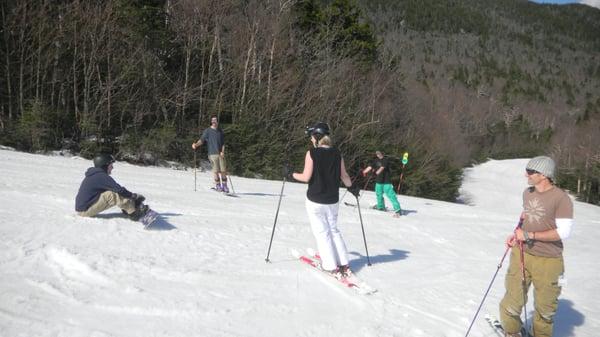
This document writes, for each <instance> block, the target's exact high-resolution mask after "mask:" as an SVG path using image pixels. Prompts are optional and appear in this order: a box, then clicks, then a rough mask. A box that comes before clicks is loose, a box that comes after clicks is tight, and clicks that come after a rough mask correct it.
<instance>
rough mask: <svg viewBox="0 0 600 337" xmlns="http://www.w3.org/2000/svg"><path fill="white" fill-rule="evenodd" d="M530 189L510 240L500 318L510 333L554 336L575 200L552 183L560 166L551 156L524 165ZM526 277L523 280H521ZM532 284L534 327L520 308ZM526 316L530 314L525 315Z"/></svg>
mask: <svg viewBox="0 0 600 337" xmlns="http://www.w3.org/2000/svg"><path fill="white" fill-rule="evenodd" d="M525 176H526V177H527V183H528V185H529V187H528V188H526V189H525V191H524V192H523V212H522V213H521V222H520V226H519V227H518V228H517V229H516V230H515V231H514V233H512V234H511V235H510V236H509V237H508V238H507V239H506V245H507V247H512V249H511V256H510V265H509V267H508V271H507V273H506V281H505V285H506V293H505V295H504V298H503V299H502V301H501V302H500V320H501V322H502V327H503V328H504V331H505V333H506V336H511V337H515V336H519V337H520V336H526V334H527V333H529V334H531V335H532V336H535V337H551V336H552V330H553V325H554V315H555V314H556V309H557V306H558V296H559V295H560V292H561V284H560V283H559V279H561V277H562V275H563V272H564V262H563V257H562V252H563V240H565V239H567V238H568V237H569V235H570V233H571V227H572V226H573V202H572V201H571V198H570V197H569V195H568V194H567V193H566V192H565V191H563V190H562V189H560V188H558V187H557V186H555V185H554V179H555V177H556V164H555V163H554V160H552V158H550V157H546V156H539V157H535V158H533V159H531V160H530V161H529V162H528V163H527V166H526V167H525ZM523 276H524V281H523ZM531 284H533V287H534V288H535V291H534V297H535V300H534V309H535V313H534V316H533V324H532V326H531V327H529V328H530V331H527V329H528V327H523V322H522V321H521V311H522V309H523V306H524V305H525V301H526V299H527V295H526V294H527V292H528V290H529V287H530V286H531ZM525 314H527V313H525Z"/></svg>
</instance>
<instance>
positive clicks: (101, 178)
mask: <svg viewBox="0 0 600 337" xmlns="http://www.w3.org/2000/svg"><path fill="white" fill-rule="evenodd" d="M106 191H113V192H116V193H118V194H119V195H121V196H122V197H125V198H131V196H132V193H131V192H129V191H128V190H127V189H126V188H125V187H123V186H121V185H119V184H117V182H116V181H115V180H114V179H113V178H111V177H110V176H109V175H108V174H107V173H106V172H104V170H103V169H101V168H98V167H90V168H89V169H88V170H87V171H86V172H85V178H84V179H83V181H82V182H81V186H79V192H77V197H76V198H75V211H77V212H84V211H87V209H88V208H90V206H92V205H93V204H95V203H96V201H98V199H99V198H100V194H102V193H104V192H106Z"/></svg>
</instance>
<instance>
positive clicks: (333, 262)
mask: <svg viewBox="0 0 600 337" xmlns="http://www.w3.org/2000/svg"><path fill="white" fill-rule="evenodd" d="M338 208H339V204H331V205H324V204H318V203H315V202H312V201H310V200H308V199H306V212H307V213H308V220H309V221H310V227H311V229H312V232H313V235H314V236H315V239H316V240H317V249H318V251H319V255H320V256H321V261H322V264H323V269H325V270H334V269H336V268H337V267H338V266H344V265H347V264H348V251H347V250H346V244H345V243H344V239H343V238H342V233H340V231H339V229H338V228H337V218H338Z"/></svg>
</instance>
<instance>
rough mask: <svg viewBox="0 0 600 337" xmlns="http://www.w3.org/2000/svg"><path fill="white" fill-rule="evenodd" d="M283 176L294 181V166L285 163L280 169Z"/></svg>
mask: <svg viewBox="0 0 600 337" xmlns="http://www.w3.org/2000/svg"><path fill="white" fill-rule="evenodd" d="M282 173H283V176H284V177H285V179H286V180H288V181H294V168H293V167H292V165H291V164H290V163H285V164H284V165H283V170H282Z"/></svg>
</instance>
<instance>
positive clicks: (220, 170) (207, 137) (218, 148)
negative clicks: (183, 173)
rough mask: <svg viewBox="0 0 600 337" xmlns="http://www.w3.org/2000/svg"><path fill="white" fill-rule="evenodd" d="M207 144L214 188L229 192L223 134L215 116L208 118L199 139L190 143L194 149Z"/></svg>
mask: <svg viewBox="0 0 600 337" xmlns="http://www.w3.org/2000/svg"><path fill="white" fill-rule="evenodd" d="M205 143H206V144H207V148H208V160H210V164H211V165H212V173H213V175H214V179H215V189H216V190H217V191H219V192H225V193H229V188H228V187H227V164H226V163H225V134H224V133H223V130H221V128H219V120H218V119H217V116H212V117H211V118H210V127H209V128H206V129H205V130H204V132H202V136H201V137H200V139H199V140H198V141H197V142H195V143H192V149H194V151H195V150H196V149H197V148H198V147H200V146H202V144H205Z"/></svg>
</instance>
